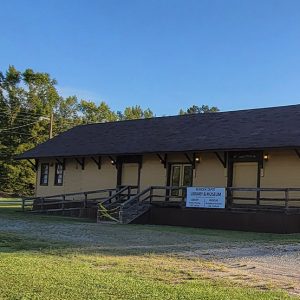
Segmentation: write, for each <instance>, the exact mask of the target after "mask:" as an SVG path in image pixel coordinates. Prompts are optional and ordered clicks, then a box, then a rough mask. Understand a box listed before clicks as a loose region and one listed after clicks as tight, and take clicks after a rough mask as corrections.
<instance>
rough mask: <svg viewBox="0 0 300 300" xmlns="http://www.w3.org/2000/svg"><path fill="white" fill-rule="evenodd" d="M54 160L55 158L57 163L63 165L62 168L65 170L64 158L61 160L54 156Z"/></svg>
mask: <svg viewBox="0 0 300 300" xmlns="http://www.w3.org/2000/svg"><path fill="white" fill-rule="evenodd" d="M55 160H56V161H57V162H58V163H59V164H61V165H62V167H63V170H65V168H66V159H65V158H63V160H60V159H59V158H56V159H55Z"/></svg>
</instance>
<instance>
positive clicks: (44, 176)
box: [40, 164, 49, 185]
mask: <svg viewBox="0 0 300 300" xmlns="http://www.w3.org/2000/svg"><path fill="white" fill-rule="evenodd" d="M48 178H49V164H41V178H40V185H48Z"/></svg>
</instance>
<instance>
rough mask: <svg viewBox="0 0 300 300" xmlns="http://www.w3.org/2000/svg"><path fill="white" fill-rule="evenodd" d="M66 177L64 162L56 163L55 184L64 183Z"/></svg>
mask: <svg viewBox="0 0 300 300" xmlns="http://www.w3.org/2000/svg"><path fill="white" fill-rule="evenodd" d="M63 177H64V168H63V165H62V164H55V178H54V185H62V184H63Z"/></svg>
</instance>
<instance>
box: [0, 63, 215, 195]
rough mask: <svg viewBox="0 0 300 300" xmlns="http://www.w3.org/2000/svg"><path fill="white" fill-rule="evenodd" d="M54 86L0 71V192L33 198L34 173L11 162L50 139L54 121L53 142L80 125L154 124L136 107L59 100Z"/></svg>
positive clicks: (45, 79)
mask: <svg viewBox="0 0 300 300" xmlns="http://www.w3.org/2000/svg"><path fill="white" fill-rule="evenodd" d="M56 84H57V82H56V80H55V79H53V78H51V76H50V75H49V74H47V73H40V72H34V71H33V70H31V69H27V70H25V71H24V72H21V71H18V70H17V69H16V68H15V67H13V66H10V67H9V68H8V70H7V71H5V72H1V71H0V192H5V193H15V194H22V195H29V194H32V192H33V190H34V185H35V172H34V171H33V169H32V166H31V164H30V163H29V162H28V161H17V160H15V159H14V157H15V156H16V155H17V154H19V153H22V152H24V151H26V150H28V149H31V148H33V147H34V146H36V145H37V144H39V143H42V142H44V141H46V140H47V139H48V138H49V126H50V119H51V118H52V117H53V136H55V135H57V134H59V133H61V132H63V131H65V130H68V129H70V128H72V127H74V126H76V125H79V124H88V123H95V122H109V121H120V120H132V119H142V118H152V117H155V114H154V113H153V112H152V111H151V110H150V109H149V108H147V109H143V108H141V107H140V106H139V105H136V106H132V107H126V108H125V109H124V110H123V111H113V110H111V109H110V107H109V106H108V104H107V103H105V102H101V103H100V104H96V103H95V102H93V101H89V100H84V99H81V100H78V98H77V97H76V96H71V97H66V98H64V97H62V96H60V95H59V93H58V91H57V89H56ZM216 111H218V108H217V107H209V106H207V105H202V106H200V107H199V106H195V105H194V106H192V107H190V108H188V109H187V110H182V109H181V110H180V111H179V114H187V113H188V114H190V113H206V112H216Z"/></svg>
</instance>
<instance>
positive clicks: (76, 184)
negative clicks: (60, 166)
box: [36, 157, 117, 196]
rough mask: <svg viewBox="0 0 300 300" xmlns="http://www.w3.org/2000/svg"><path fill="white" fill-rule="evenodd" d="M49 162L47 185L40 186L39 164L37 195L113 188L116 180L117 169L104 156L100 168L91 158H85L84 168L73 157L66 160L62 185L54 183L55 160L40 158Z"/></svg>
mask: <svg viewBox="0 0 300 300" xmlns="http://www.w3.org/2000/svg"><path fill="white" fill-rule="evenodd" d="M44 162H45V163H50V167H49V183H48V186H41V185H40V184H39V180H40V170H41V169H40V168H41V167H40V166H39V170H38V176H37V189H36V195H37V196H50V195H56V194H64V193H76V192H82V191H88V190H99V189H105V188H114V187H115V186H116V182H117V170H116V168H115V166H113V165H112V164H111V163H110V160H109V159H108V158H106V157H103V158H102V166H101V169H100V170H99V169H98V166H97V165H96V164H95V163H94V162H93V161H92V160H91V159H86V160H85V169H84V170H82V169H81V166H80V165H79V164H78V163H77V162H76V161H75V160H74V159H67V160H66V169H65V171H64V182H63V185H62V186H55V185H54V173H55V162H56V161H55V160H42V161H41V163H44Z"/></svg>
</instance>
